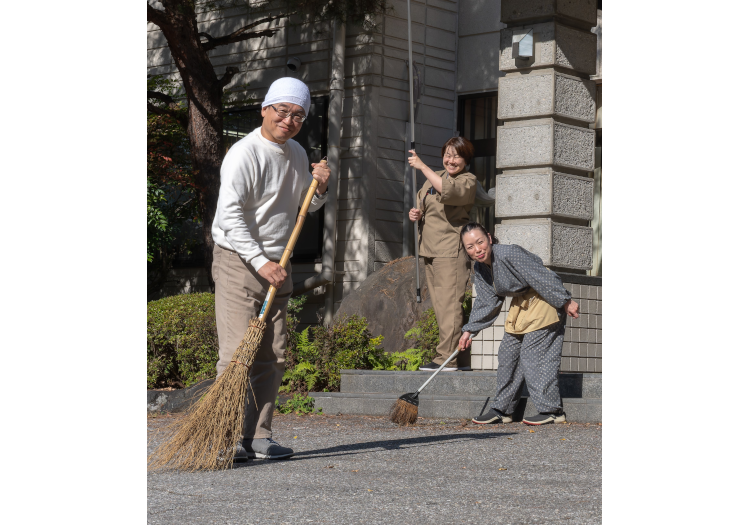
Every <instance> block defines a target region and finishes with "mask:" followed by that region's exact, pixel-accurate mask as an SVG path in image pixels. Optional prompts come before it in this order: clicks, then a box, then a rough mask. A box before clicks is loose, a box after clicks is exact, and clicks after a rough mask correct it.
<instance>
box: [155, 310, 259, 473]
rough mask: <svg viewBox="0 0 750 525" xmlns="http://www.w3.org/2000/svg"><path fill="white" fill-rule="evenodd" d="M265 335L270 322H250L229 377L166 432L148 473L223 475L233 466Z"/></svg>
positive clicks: (227, 373) (227, 372) (228, 370)
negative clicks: (216, 472)
mask: <svg viewBox="0 0 750 525" xmlns="http://www.w3.org/2000/svg"><path fill="white" fill-rule="evenodd" d="M265 329H266V323H265V322H264V321H261V320H259V319H250V322H249V326H248V329H247V331H246V332H245V337H244V338H243V339H242V342H241V343H240V346H239V348H237V350H235V352H234V355H233V356H232V361H231V362H230V363H229V366H227V367H226V369H225V370H224V373H223V374H221V375H220V376H219V377H218V379H216V381H215V382H214V384H213V385H211V388H209V389H208V390H207V391H206V393H205V395H204V396H203V398H202V399H201V400H200V401H198V402H197V403H195V404H194V405H193V406H192V407H190V409H189V410H188V411H187V414H186V415H185V417H183V418H182V419H180V420H179V421H176V422H175V423H173V424H172V425H170V426H169V427H168V428H166V429H165V430H164V432H165V433H166V434H167V438H166V441H164V442H163V443H162V444H161V445H159V447H158V448H157V449H156V450H155V451H154V452H153V453H152V454H151V455H150V456H149V457H148V470H158V469H163V468H173V469H176V470H187V471H195V470H221V469H226V468H229V467H230V466H231V465H232V458H233V457H234V452H235V446H236V445H237V443H238V442H239V440H240V437H241V436H242V427H243V424H244V421H245V402H246V396H247V386H248V375H249V371H250V367H252V365H253V362H254V361H255V354H256V353H257V352H258V348H259V347H260V342H261V339H263V333H264V332H265Z"/></svg>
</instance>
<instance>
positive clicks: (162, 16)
mask: <svg viewBox="0 0 750 525" xmlns="http://www.w3.org/2000/svg"><path fill="white" fill-rule="evenodd" d="M146 20H147V21H148V22H151V23H152V24H155V25H157V26H159V28H160V29H164V26H165V25H167V15H166V13H165V12H164V11H160V10H158V9H156V8H155V7H152V6H151V4H148V15H147V17H146Z"/></svg>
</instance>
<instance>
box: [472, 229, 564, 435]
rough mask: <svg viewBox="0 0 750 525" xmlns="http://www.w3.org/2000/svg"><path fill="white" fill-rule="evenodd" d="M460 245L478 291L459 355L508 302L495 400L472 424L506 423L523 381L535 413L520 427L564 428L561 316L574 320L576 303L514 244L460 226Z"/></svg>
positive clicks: (537, 261) (554, 277) (533, 257)
mask: <svg viewBox="0 0 750 525" xmlns="http://www.w3.org/2000/svg"><path fill="white" fill-rule="evenodd" d="M461 241H462V242H463V246H464V249H465V250H466V253H467V255H468V256H469V257H471V258H472V259H473V260H474V261H475V262H474V286H475V288H476V290H477V299H476V301H474V306H473V308H472V310H471V317H470V318H469V322H468V323H467V324H466V325H465V326H464V327H463V332H464V333H463V335H462V336H461V340H460V342H459V344H458V346H459V347H460V348H461V350H466V349H467V348H468V347H469V346H470V345H471V340H472V339H473V338H474V337H476V335H477V334H478V333H479V331H480V330H483V329H484V328H487V327H488V326H490V325H491V324H492V323H493V322H494V321H495V319H497V316H498V315H500V309H501V308H502V306H503V301H504V300H505V297H513V301H512V302H511V305H510V308H509V310H508V317H507V319H506V321H505V335H504V336H503V340H502V342H501V343H500V347H499V348H498V350H497V390H496V393H495V399H494V400H493V402H492V404H491V405H490V408H489V409H488V410H487V412H485V413H484V414H482V415H481V416H478V417H476V418H474V419H473V420H472V421H474V423H478V424H488V423H510V422H511V421H512V416H513V412H514V411H515V409H516V404H518V400H519V398H520V397H521V386H522V385H523V381H524V380H525V381H526V386H527V387H528V389H529V394H530V395H531V400H532V401H533V402H534V406H535V407H536V408H537V410H538V411H539V414H537V415H536V416H531V417H528V418H524V419H523V422H524V423H526V424H527V425H544V424H546V423H564V422H565V413H564V412H563V407H562V400H561V399H560V389H559V386H558V384H557V374H558V372H559V371H560V355H561V353H562V344H563V336H564V334H565V319H566V315H570V316H572V317H573V318H574V319H577V318H578V303H576V302H575V301H573V300H572V299H571V295H570V292H568V291H567V290H566V289H565V288H564V287H563V284H562V281H561V280H560V277H559V276H558V275H557V274H556V273H554V272H553V271H551V270H549V269H548V268H545V266H544V265H543V264H542V260H541V259H540V258H539V257H537V256H536V255H534V254H533V253H531V252H529V251H527V250H525V249H523V248H521V247H520V246H516V245H515V244H498V243H497V240H495V241H494V242H493V239H492V237H491V236H490V235H488V234H487V231H486V230H485V229H484V228H483V227H482V226H481V225H479V224H477V223H475V222H470V223H468V224H466V225H464V227H463V228H462V229H461ZM461 353H463V352H461Z"/></svg>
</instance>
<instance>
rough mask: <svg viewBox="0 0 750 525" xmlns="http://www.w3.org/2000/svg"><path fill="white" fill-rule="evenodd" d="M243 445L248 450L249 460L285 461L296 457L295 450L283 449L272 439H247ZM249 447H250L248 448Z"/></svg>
mask: <svg viewBox="0 0 750 525" xmlns="http://www.w3.org/2000/svg"><path fill="white" fill-rule="evenodd" d="M242 444H243V445H244V446H245V448H247V450H248V454H247V455H248V457H249V458H256V459H285V458H290V457H292V456H293V455H294V450H292V449H291V448H289V447H282V446H281V445H279V444H278V443H276V442H275V441H274V440H273V439H271V438H260V439H252V440H249V439H246V440H244V441H243V442H242ZM248 445H250V446H249V447H248Z"/></svg>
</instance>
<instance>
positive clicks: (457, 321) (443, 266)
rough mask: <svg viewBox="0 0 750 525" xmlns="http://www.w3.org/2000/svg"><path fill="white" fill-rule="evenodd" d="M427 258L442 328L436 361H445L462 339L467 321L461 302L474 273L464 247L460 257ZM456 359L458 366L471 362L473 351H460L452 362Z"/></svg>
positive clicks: (430, 285) (432, 290) (439, 326)
mask: <svg viewBox="0 0 750 525" xmlns="http://www.w3.org/2000/svg"><path fill="white" fill-rule="evenodd" d="M424 262H425V273H426V274H427V288H428V289H429V290H430V298H431V299H432V306H433V308H434V309H435V317H436V319H437V323H438V328H439V330H440V343H439V344H438V347H437V353H438V355H437V357H436V358H435V363H437V364H439V365H442V364H443V363H444V362H445V360H446V359H448V358H449V357H450V356H451V354H452V353H453V352H454V351H455V350H456V348H457V347H458V340H459V339H461V327H462V326H463V324H464V314H463V309H462V308H461V303H463V300H464V293H465V292H466V287H467V285H468V283H469V278H470V276H471V267H470V265H469V260H468V259H467V258H466V256H465V255H464V252H463V251H462V252H461V253H459V254H458V257H425V259H424ZM456 362H457V364H458V366H471V354H470V353H469V351H463V352H459V353H458V357H457V358H456V359H455V360H454V361H453V362H451V363H448V366H454V365H456Z"/></svg>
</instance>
